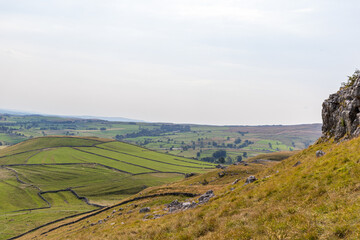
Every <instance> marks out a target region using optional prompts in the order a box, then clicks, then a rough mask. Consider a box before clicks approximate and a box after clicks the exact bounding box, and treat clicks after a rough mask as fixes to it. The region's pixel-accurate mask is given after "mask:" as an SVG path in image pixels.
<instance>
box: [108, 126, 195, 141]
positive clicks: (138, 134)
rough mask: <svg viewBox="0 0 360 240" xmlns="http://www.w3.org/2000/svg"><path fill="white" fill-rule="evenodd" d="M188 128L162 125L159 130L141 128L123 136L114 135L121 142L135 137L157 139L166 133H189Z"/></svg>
mask: <svg viewBox="0 0 360 240" xmlns="http://www.w3.org/2000/svg"><path fill="white" fill-rule="evenodd" d="M190 131H191V129H190V126H188V125H180V124H162V125H161V126H160V128H154V129H148V128H141V129H139V131H138V132H133V133H127V134H124V135H116V136H115V139H116V140H122V139H124V138H137V137H145V136H146V137H157V136H161V135H163V134H165V133H168V132H190Z"/></svg>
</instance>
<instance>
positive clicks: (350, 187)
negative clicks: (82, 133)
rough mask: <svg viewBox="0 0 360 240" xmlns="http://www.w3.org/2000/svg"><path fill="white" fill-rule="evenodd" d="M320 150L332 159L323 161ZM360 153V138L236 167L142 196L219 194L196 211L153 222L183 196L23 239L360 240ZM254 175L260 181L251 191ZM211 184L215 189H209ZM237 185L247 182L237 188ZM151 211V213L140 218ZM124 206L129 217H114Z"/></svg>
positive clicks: (110, 212) (139, 203)
mask: <svg viewBox="0 0 360 240" xmlns="http://www.w3.org/2000/svg"><path fill="white" fill-rule="evenodd" d="M318 150H322V151H324V152H325V153H326V154H325V155H324V156H322V157H316V151H318ZM359 155H360V138H357V139H353V140H351V141H347V142H342V143H340V144H337V143H331V142H327V143H319V144H316V145H313V146H311V147H309V148H308V149H306V150H304V151H302V152H300V153H297V154H295V155H294V156H292V157H290V158H288V159H286V160H283V161H282V162H277V163H276V162H271V164H269V165H260V164H254V163H252V164H250V165H248V166H231V167H229V169H228V170H227V174H226V175H225V177H219V176H218V175H217V172H220V171H222V170H216V171H215V172H210V173H206V174H204V175H200V176H195V177H192V178H189V179H185V180H183V181H181V182H177V183H174V184H170V185H167V186H162V187H153V188H149V189H146V190H144V191H143V192H142V196H144V195H147V194H152V193H154V192H159V191H160V192H161V191H162V192H166V191H167V192H171V191H179V190H182V191H184V192H194V193H203V192H205V191H206V190H208V189H213V190H214V192H215V195H216V196H215V197H214V198H212V199H211V200H210V201H209V202H208V203H206V204H204V205H201V206H198V207H196V208H195V209H190V210H186V211H180V212H175V213H170V214H167V215H165V216H162V217H159V218H157V219H152V217H151V216H154V215H155V214H160V215H161V214H163V213H165V211H164V210H163V209H164V204H165V203H170V202H171V201H172V200H173V199H175V198H176V197H159V198H151V199H142V200H138V201H134V202H132V204H123V205H119V206H116V207H114V208H110V209H109V210H107V211H105V212H102V213H99V214H98V215H95V216H92V217H89V218H86V219H84V220H81V221H78V222H75V223H73V224H70V225H64V226H62V227H61V225H62V224H64V223H66V222H63V223H61V224H60V223H59V224H57V225H56V226H60V227H59V228H58V229H54V230H52V229H53V228H54V227H55V225H53V226H49V227H45V228H43V229H41V230H39V231H36V232H34V233H32V234H29V235H27V236H26V237H24V238H23V239H30V238H31V239H359V238H360V217H359V211H360V184H359V183H360V165H359ZM259 166H261V167H259ZM249 175H255V176H256V177H257V178H258V180H257V181H255V182H254V183H251V184H248V185H244V181H245V178H246V177H247V176H249ZM204 178H207V179H208V182H209V183H208V184H207V185H202V184H201V182H202V181H203V180H204ZM234 179H241V181H240V182H238V183H237V184H235V185H232V184H231V182H232V181H233V180H234ZM179 200H184V198H179ZM190 200H192V199H190ZM194 200H196V199H194ZM144 206H149V207H151V211H150V212H149V213H139V209H140V208H142V207H144ZM119 207H122V208H124V210H123V211H122V214H121V215H119V214H117V213H116V214H114V213H113V210H118V209H119ZM145 214H149V215H148V216H147V217H145ZM107 216H108V217H107ZM149 216H150V217H149ZM105 218H107V219H108V220H107V221H106V222H103V223H100V224H92V223H97V222H98V220H100V219H105ZM49 230H50V232H49ZM43 232H47V233H46V235H41V233H43Z"/></svg>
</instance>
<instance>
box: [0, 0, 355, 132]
mask: <svg viewBox="0 0 360 240" xmlns="http://www.w3.org/2000/svg"><path fill="white" fill-rule="evenodd" d="M358 7H360V2H358V1H354V0H351V1H346V2H345V1H335V0H328V1H324V0H320V1H316V2H314V1H308V0H300V1H296V2H294V1H285V0H276V1H265V0H255V1H230V0H228V1H227V0H225V1H219V0H217V1H211V0H210V1H200V0H193V1H188V0H182V1H179V0H174V1H161V0H148V1H136V2H134V1H128V0H126V1H115V0H109V1H104V2H99V1H91V0H90V1H84V0H78V1H67V0H65V1H59V0H54V1H51V2H48V1H41V0H34V1H31V2H30V1H19V0H14V1H1V2H0V36H1V37H0V78H1V84H2V86H1V91H0V101H1V104H0V108H2V109H9V110H11V109H14V110H18V111H27V112H37V113H42V114H49V115H76V116H83V115H90V116H103V117H123V118H130V119H137V120H143V121H149V122H173V123H193V124H209V125H280V124H282V125H292V124H306V123H320V122H322V121H321V104H322V102H323V100H324V99H326V98H327V97H328V96H329V95H330V94H332V93H334V92H336V91H337V90H338V89H339V87H340V85H341V82H344V81H346V80H347V75H351V74H352V73H353V72H354V70H355V69H356V68H359V62H360V54H359V48H358V43H357V39H358V38H359V37H360V33H359V31H358V30H357V29H358V26H357V23H358V22H359V20H360V17H359V16H358V11H357V9H358Z"/></svg>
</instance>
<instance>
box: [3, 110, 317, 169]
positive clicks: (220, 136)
mask: <svg viewBox="0 0 360 240" xmlns="http://www.w3.org/2000/svg"><path fill="white" fill-rule="evenodd" d="M50 135H62V136H82V137H91V136H97V137H100V138H107V139H111V140H114V139H117V140H121V141H125V142H130V143H133V144H136V145H140V146H144V147H146V148H149V149H153V150H156V151H160V152H164V153H170V154H173V155H177V156H184V157H187V158H197V159H199V160H201V159H203V158H205V157H211V155H212V154H213V153H214V152H215V151H217V150H219V149H223V150H226V151H227V153H228V154H227V159H226V161H227V163H233V162H235V161H236V158H237V156H243V155H244V153H245V155H246V156H247V157H252V156H256V155H258V154H262V153H270V152H278V151H292V150H301V149H304V148H306V147H308V146H309V145H311V144H313V143H314V142H315V141H316V139H318V138H319V137H320V136H321V124H304V125H294V126H281V125H274V126H206V125H194V124H169V123H145V122H136V123H134V122H109V121H104V120H94V119H87V120H84V119H75V118H61V117H48V116H40V115H29V116H19V115H8V114H0V145H1V144H3V145H12V144H15V143H18V142H20V141H23V140H25V139H29V138H32V137H39V136H50ZM239 140H241V142H239ZM94 141H95V139H94ZM246 141H249V142H250V144H249V145H244V143H245V142H246ZM89 143H90V141H89ZM269 143H270V144H271V145H269ZM55 146H56V144H55ZM215 160H216V159H213V160H212V161H215Z"/></svg>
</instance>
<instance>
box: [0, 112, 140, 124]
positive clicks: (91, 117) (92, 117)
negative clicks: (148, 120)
mask: <svg viewBox="0 0 360 240" xmlns="http://www.w3.org/2000/svg"><path fill="white" fill-rule="evenodd" d="M0 114H12V115H22V116H26V115H38V116H50V117H60V118H74V119H78V118H80V119H98V120H106V121H114V122H144V121H142V120H137V119H131V118H124V117H101V116H77V115H56V114H55V115H53V114H42V113H34V112H26V111H17V110H7V109H0Z"/></svg>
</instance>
